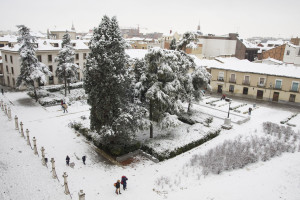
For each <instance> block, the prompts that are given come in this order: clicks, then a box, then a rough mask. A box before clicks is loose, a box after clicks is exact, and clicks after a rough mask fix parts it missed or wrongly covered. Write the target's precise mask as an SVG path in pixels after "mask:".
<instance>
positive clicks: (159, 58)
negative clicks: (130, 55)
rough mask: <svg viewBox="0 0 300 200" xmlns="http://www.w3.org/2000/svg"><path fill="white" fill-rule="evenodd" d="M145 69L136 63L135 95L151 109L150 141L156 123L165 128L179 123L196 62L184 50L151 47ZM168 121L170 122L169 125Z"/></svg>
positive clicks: (146, 57) (145, 61)
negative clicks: (186, 83)
mask: <svg viewBox="0 0 300 200" xmlns="http://www.w3.org/2000/svg"><path fill="white" fill-rule="evenodd" d="M143 62H144V66H143V65H142V63H137V65H135V66H137V67H139V69H137V70H138V71H139V75H137V76H136V78H137V79H136V80H137V82H136V87H135V94H136V96H138V97H139V99H140V100H141V101H142V102H143V103H144V104H147V106H148V110H149V120H150V121H151V125H150V138H152V137H153V122H158V123H163V125H161V127H162V128H167V127H169V126H172V125H177V124H178V119H177V117H174V116H173V115H177V114H179V113H181V112H182V111H183V107H182V100H185V96H186V90H185V87H184V84H185V82H186V81H187V77H188V76H187V73H188V70H189V68H191V67H194V66H195V63H194V61H193V59H192V58H191V57H190V56H188V55H187V54H186V53H184V52H182V51H173V50H165V49H160V48H152V49H150V50H149V52H148V53H147V54H146V56H145V60H144V61H143ZM168 121H169V122H168Z"/></svg>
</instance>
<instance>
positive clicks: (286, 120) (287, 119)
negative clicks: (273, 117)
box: [280, 113, 298, 126]
mask: <svg viewBox="0 0 300 200" xmlns="http://www.w3.org/2000/svg"><path fill="white" fill-rule="evenodd" d="M297 115H298V113H294V114H292V115H291V116H289V117H288V118H286V119H284V120H282V121H280V123H281V124H285V123H287V122H288V121H290V120H291V119H293V118H294V117H296V116H297ZM293 125H294V124H293ZM295 126H296V125H295Z"/></svg>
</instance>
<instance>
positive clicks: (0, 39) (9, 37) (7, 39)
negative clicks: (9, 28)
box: [0, 35, 18, 42]
mask: <svg viewBox="0 0 300 200" xmlns="http://www.w3.org/2000/svg"><path fill="white" fill-rule="evenodd" d="M17 38H18V37H17V36H15V35H4V36H2V37H0V42H17Z"/></svg>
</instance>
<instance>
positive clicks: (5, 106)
mask: <svg viewBox="0 0 300 200" xmlns="http://www.w3.org/2000/svg"><path fill="white" fill-rule="evenodd" d="M4 111H5V114H6V115H7V105H6V103H5V104H4Z"/></svg>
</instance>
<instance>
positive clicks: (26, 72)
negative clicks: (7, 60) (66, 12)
mask: <svg viewBox="0 0 300 200" xmlns="http://www.w3.org/2000/svg"><path fill="white" fill-rule="evenodd" d="M17 27H18V29H19V31H18V33H19V37H18V44H19V45H20V48H19V54H20V61H21V66H20V75H19V76H18V78H17V87H19V86H21V85H25V86H27V87H28V88H30V89H31V88H32V89H33V91H34V95H35V100H36V101H38V96H37V93H36V86H35V83H38V82H40V83H42V84H45V83H46V82H47V81H46V77H47V76H51V75H52V73H51V72H50V70H49V68H48V67H47V66H46V65H45V64H43V63H41V62H39V61H38V59H37V57H36V54H35V51H36V43H35V42H36V39H35V37H34V36H32V35H30V29H29V28H28V27H26V26H24V25H19V26H17Z"/></svg>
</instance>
